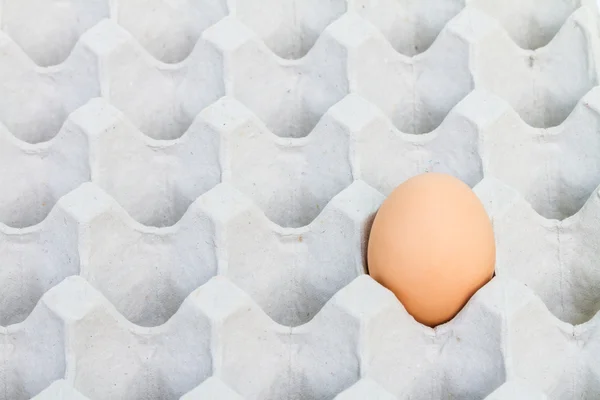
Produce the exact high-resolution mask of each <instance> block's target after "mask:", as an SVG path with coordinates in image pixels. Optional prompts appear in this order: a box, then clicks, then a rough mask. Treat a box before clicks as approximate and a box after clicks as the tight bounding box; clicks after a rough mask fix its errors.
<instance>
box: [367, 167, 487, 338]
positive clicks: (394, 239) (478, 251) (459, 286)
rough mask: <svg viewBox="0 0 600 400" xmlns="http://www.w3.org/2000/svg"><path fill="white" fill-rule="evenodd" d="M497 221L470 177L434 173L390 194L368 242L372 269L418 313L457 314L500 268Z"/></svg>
mask: <svg viewBox="0 0 600 400" xmlns="http://www.w3.org/2000/svg"><path fill="white" fill-rule="evenodd" d="M495 260H496V246H495V241H494V231H493V228H492V223H491V221H490V219H489V217H488V215H487V213H486V211H485V209H484V207H483V204H482V203H481V201H479V198H478V197H477V196H476V195H475V193H474V192H473V191H472V190H471V188H469V186H468V185H466V184H465V183H463V182H462V181H460V180H459V179H457V178H455V177H453V176H451V175H446V174H439V173H426V174H422V175H418V176H416V177H413V178H411V179H408V180H407V181H405V182H404V183H402V184H401V185H399V186H398V187H397V188H396V189H394V191H393V192H392V193H391V194H390V195H389V196H388V198H387V199H386V200H385V201H384V202H383V204H382V205H381V207H380V209H379V211H378V212H377V215H376V216H375V219H374V221H373V226H372V228H371V233H370V236H369V242H368V247H367V265H368V270H369V274H370V275H371V276H372V277H373V279H375V280H376V281H377V282H379V283H380V284H382V285H383V286H385V287H386V288H388V289H389V290H391V291H392V292H393V293H394V294H395V295H396V297H397V298H398V300H400V302H401V303H402V304H403V305H404V307H405V309H406V311H407V312H408V313H409V314H411V315H412V316H413V317H414V318H415V320H417V321H418V322H421V323H422V324H425V325H428V326H431V327H433V326H436V325H439V324H442V323H445V322H447V321H449V320H451V319H452V318H453V317H454V316H455V315H456V314H457V313H458V312H459V311H460V310H461V309H462V308H463V307H464V306H465V304H466V303H467V302H468V300H469V299H470V298H471V296H473V294H474V293H475V292H476V291H477V290H479V289H480V288H481V287H482V286H483V285H485V284H486V283H487V282H488V281H489V280H490V279H491V278H492V276H493V275H494V267H495Z"/></svg>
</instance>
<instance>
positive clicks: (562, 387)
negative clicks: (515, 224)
mask: <svg viewBox="0 0 600 400" xmlns="http://www.w3.org/2000/svg"><path fill="white" fill-rule="evenodd" d="M598 321H599V320H598V317H594V318H592V319H591V320H590V321H588V322H586V323H585V324H582V325H577V326H573V325H570V324H568V323H566V322H562V321H560V320H559V319H558V318H557V317H555V316H554V315H553V314H552V313H551V312H550V311H549V310H548V309H547V308H546V306H545V305H544V303H543V302H542V301H541V300H540V298H539V297H538V296H536V295H535V294H534V293H533V291H532V290H531V289H529V288H528V287H527V286H525V285H524V284H522V283H520V282H517V281H515V280H512V279H510V278H501V277H496V278H494V280H492V282H490V283H489V284H487V285H486V286H485V287H484V288H483V289H481V290H480V291H479V292H478V293H477V294H476V295H475V296H474V297H473V298H472V299H471V300H470V301H469V303H468V304H467V306H466V307H465V308H464V309H463V310H462V311H461V312H460V313H459V314H458V316H457V317H456V318H454V319H453V320H452V321H451V322H449V323H447V324H444V325H442V326H439V327H437V328H435V329H432V328H428V327H425V326H423V325H421V324H419V323H417V322H416V321H415V320H414V319H413V318H412V317H411V316H410V315H409V314H408V313H407V312H406V311H405V310H404V308H403V307H402V306H401V304H399V302H398V301H397V300H396V298H395V297H394V295H393V294H392V293H391V292H389V291H388V290H387V289H384V288H383V287H381V286H380V285H378V284H377V283H376V282H375V281H373V280H372V279H371V278H370V277H368V276H367V275H362V276H360V277H357V278H355V279H354V280H353V281H352V282H351V283H350V284H349V285H347V286H345V287H344V288H343V289H341V290H340V291H339V292H338V293H336V294H335V295H334V296H333V298H332V299H331V300H330V301H328V302H327V304H326V305H325V306H324V307H323V308H322V309H321V310H320V311H319V312H318V313H317V315H316V316H315V317H314V318H313V319H312V320H311V321H310V322H308V323H306V324H304V325H301V326H297V327H289V326H284V325H280V324H277V323H276V322H274V321H273V320H272V319H271V318H270V317H269V316H268V315H267V314H266V313H265V312H264V311H263V310H262V308H261V307H260V306H259V305H258V304H257V303H256V302H255V301H254V300H253V299H252V298H251V297H250V296H249V295H248V294H247V293H246V292H245V291H243V290H241V289H240V288H238V287H237V286H236V285H235V284H233V283H232V282H231V281H230V280H229V279H228V278H226V277H223V276H218V277H214V278H212V279H211V280H210V281H209V282H208V283H206V284H204V285H203V286H201V287H200V288H198V289H196V290H194V292H192V294H190V295H189V296H188V297H187V298H186V299H185V301H184V302H183V304H182V306H181V307H180V308H179V309H178V310H177V312H176V313H175V315H174V316H173V317H172V318H171V319H170V320H169V321H168V322H166V323H165V324H163V325H160V326H155V327H141V326H139V325H135V324H133V323H131V322H130V321H128V320H127V319H126V318H125V317H123V315H122V314H121V313H119V312H118V311H117V310H116V309H115V307H114V306H113V305H112V304H111V303H110V302H109V301H108V300H107V299H106V298H105V297H104V296H102V295H101V294H100V293H99V292H98V291H96V290H95V289H93V288H92V286H91V285H90V284H89V283H87V281H86V280H85V279H83V278H81V277H78V276H72V277H69V278H66V279H65V280H64V281H62V282H61V283H60V284H59V285H57V286H55V287H53V288H52V289H50V290H49V291H48V292H47V293H46V294H44V296H43V297H42V300H41V301H40V302H39V303H38V305H37V306H36V308H35V309H34V311H33V312H32V313H31V315H30V317H29V318H28V319H27V320H26V321H25V322H23V323H21V324H17V325H12V326H11V327H10V330H9V331H8V332H6V335H5V341H4V343H5V346H11V347H13V348H16V347H17V346H19V345H20V344H21V343H22V342H25V343H27V344H28V351H27V352H24V351H22V352H13V353H11V354H10V356H11V357H10V361H11V364H13V365H15V366H18V367H17V368H15V369H14V370H12V371H10V373H7V374H6V377H7V378H8V383H9V385H8V388H10V389H13V390H15V388H16V390H15V391H9V392H8V393H7V396H10V397H9V398H18V397H19V396H22V394H23V392H25V393H27V392H32V391H38V390H40V389H41V388H42V386H43V382H42V380H41V379H40V378H39V377H40V375H41V374H43V375H44V378H45V379H53V378H56V379H57V380H60V379H61V378H63V377H64V378H66V379H65V381H64V382H62V383H59V384H56V385H55V386H54V387H50V388H49V389H48V391H49V392H50V393H52V392H53V391H56V390H58V389H57V386H58V387H59V388H60V386H67V387H68V386H69V385H71V386H73V387H75V388H77V391H79V392H80V393H81V394H82V395H84V396H88V397H89V398H179V396H181V395H183V396H188V398H190V397H191V398H194V397H193V395H195V394H196V393H199V392H200V393H203V392H205V391H208V392H217V393H220V392H223V395H225V394H226V393H229V392H231V391H233V394H232V395H234V394H235V395H236V396H241V398H272V399H275V398H293V399H300V398H333V397H335V396H336V395H337V394H338V393H340V392H341V394H339V398H341V399H344V398H348V397H349V398H359V397H360V396H363V395H364V392H365V390H367V391H369V392H373V395H375V394H377V393H379V394H380V395H381V396H384V395H387V396H388V397H389V396H392V398H394V396H397V397H395V398H416V399H430V398H443V397H464V398H484V397H485V396H486V395H487V394H489V393H491V392H493V391H494V389H496V388H498V387H500V389H499V390H498V392H497V393H492V397H491V398H492V399H493V398H494V396H496V397H497V398H498V397H499V398H502V397H501V396H502V393H503V392H508V394H507V396H508V395H510V393H511V392H512V393H522V395H523V396H526V395H529V393H530V392H536V391H537V390H538V389H537V388H541V389H540V390H542V391H543V392H545V393H548V394H549V395H550V396H552V397H556V398H593V397H594V396H595V394H596V393H597V392H598V390H599V389H600V388H599V387H598V382H599V380H598V373H599V372H600V371H598V368H597V367H598V365H597V351H598V346H599V344H600V343H598V336H597V335H596V331H597V329H598ZM99 325H100V326H102V329H98V326H99ZM107 348H110V349H111V351H112V352H114V353H116V354H118V359H119V362H118V363H115V360H114V357H115V356H114V355H113V354H112V353H108V352H107ZM249 348H250V349H253V350H254V351H256V352H259V353H260V356H259V357H257V356H256V354H255V353H254V352H252V353H251V352H248V351H247V349H249ZM174 354H177V357H173V355H174ZM324 355H325V357H324ZM466 357H468V359H469V362H468V363H467V362H465V358H466ZM540 357H541V358H542V360H541V362H543V365H544V366H545V367H546V368H544V369H542V368H539V367H538V366H539V365H540ZM32 364H35V365H36V367H35V368H31V365H32ZM211 375H212V376H213V377H214V378H215V379H213V380H209V381H207V379H208V378H209V377H210V376H211ZM399 375H400V376H402V377H403V379H398V376H399ZM240 377H243V378H240ZM507 379H508V382H509V383H510V382H512V381H513V380H515V381H522V382H523V383H522V384H521V385H518V384H515V385H513V384H512V383H511V384H510V385H509V388H506V387H502V386H501V385H503V382H504V381H506V380H507ZM13 380H14V381H17V382H19V385H11V384H10V383H13V382H11V381H13ZM357 381H358V383H355V382H357ZM375 382H377V383H375ZM197 385H199V386H198V387H197V388H196V387H195V386H197ZM513 386H515V387H513ZM18 390H22V391H23V392H19V391H18ZM63 390H68V389H63ZM188 390H189V391H190V393H188V394H186V392H187V391H188ZM240 394H241V395H240ZM392 394H393V395H392ZM219 395H220V394H219ZM352 396H354V397H352ZM42 398H43V397H42ZM183 398H185V397H183ZM362 398H364V397H362ZM505 398H506V397H505Z"/></svg>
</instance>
